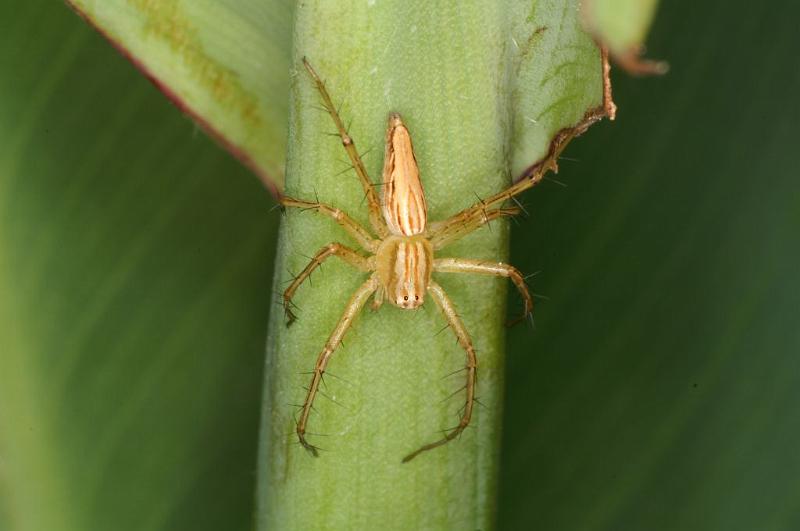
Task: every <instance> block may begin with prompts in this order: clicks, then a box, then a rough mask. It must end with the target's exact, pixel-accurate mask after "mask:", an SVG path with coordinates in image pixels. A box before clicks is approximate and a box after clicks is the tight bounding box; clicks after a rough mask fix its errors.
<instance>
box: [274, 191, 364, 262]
mask: <svg viewBox="0 0 800 531" xmlns="http://www.w3.org/2000/svg"><path fill="white" fill-rule="evenodd" d="M280 202H281V206H284V207H294V208H299V209H301V210H315V211H317V212H319V213H321V214H324V215H326V216H328V217H330V218H332V219H333V220H334V221H335V222H336V223H338V224H339V225H340V226H341V227H342V228H343V229H344V230H346V231H347V233H348V234H350V236H352V237H353V238H354V239H355V240H356V241H357V242H358V244H359V245H360V246H361V247H363V248H364V249H365V250H367V251H370V252H373V253H374V252H375V251H376V250H377V249H378V244H379V243H380V242H379V241H378V240H375V239H373V238H372V235H371V234H370V233H369V232H367V229H365V228H364V227H362V226H361V225H360V224H358V223H357V222H356V221H355V220H354V219H353V218H351V217H350V216H348V215H347V214H345V213H344V212H342V211H341V210H339V209H338V208H334V207H332V206H329V205H326V204H325V203H319V202H316V201H304V200H302V199H295V198H293V197H289V196H283V197H281V199H280Z"/></svg>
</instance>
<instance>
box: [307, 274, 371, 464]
mask: <svg viewBox="0 0 800 531" xmlns="http://www.w3.org/2000/svg"><path fill="white" fill-rule="evenodd" d="M378 282H379V281H378V277H377V275H374V274H373V275H371V276H370V277H369V278H368V279H367V281H366V282H364V283H363V284H362V285H361V287H359V288H358V289H357V290H356V292H355V293H354V294H353V296H352V297H351V298H350V301H349V302H348V303H347V307H346V308H345V310H344V313H343V314H342V317H341V318H340V319H339V323H338V324H337V325H336V328H334V329H333V332H331V335H330V337H329V338H328V341H327V342H326V343H325V347H324V348H323V349H322V352H320V354H319V356H317V364H316V365H315V366H314V372H313V373H312V376H311V383H310V384H309V386H308V393H307V394H306V399H305V401H304V402H303V408H302V411H301V413H300V418H299V419H298V420H297V429H296V431H297V437H298V439H299V441H300V444H302V445H303V447H304V448H305V449H306V450H308V451H309V452H311V454H312V455H314V457H317V456H318V452H317V449H316V448H315V447H314V446H313V445H311V444H310V443H309V442H308V441H307V440H306V426H307V425H308V416H309V415H310V414H311V409H312V408H313V406H314V398H315V397H316V396H317V392H318V391H319V384H320V382H322V375H323V374H324V373H325V368H326V367H327V366H328V362H329V361H330V359H331V356H333V353H334V351H335V350H336V348H337V347H338V346H339V345H340V344H341V342H342V338H343V337H344V334H345V333H346V332H347V329H348V328H350V325H352V324H353V319H355V317H356V315H358V314H359V312H361V309H362V308H364V304H366V302H367V299H369V296H370V295H372V292H374V291H375V289H376V288H377V287H378Z"/></svg>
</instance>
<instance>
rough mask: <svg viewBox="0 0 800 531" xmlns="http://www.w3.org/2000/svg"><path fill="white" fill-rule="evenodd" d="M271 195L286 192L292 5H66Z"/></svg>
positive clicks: (135, 0)
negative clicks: (238, 160)
mask: <svg viewBox="0 0 800 531" xmlns="http://www.w3.org/2000/svg"><path fill="white" fill-rule="evenodd" d="M68 3H70V4H71V5H72V6H73V7H74V8H75V9H76V10H78V11H79V12H80V13H81V14H82V15H83V16H84V17H85V18H86V19H87V20H88V21H89V22H90V23H91V24H92V25H94V26H95V27H97V28H98V29H99V30H100V31H101V32H102V33H103V35H105V36H106V37H107V38H108V39H110V40H111V41H112V42H113V43H114V45H115V46H117V47H118V48H119V49H120V50H122V52H123V53H125V54H126V55H127V56H128V57H129V58H130V59H131V60H132V61H133V62H134V63H135V64H136V65H137V66H138V67H139V68H140V69H141V70H142V71H143V72H144V73H145V74H147V76H148V77H151V78H152V79H153V80H154V81H155V82H156V84H157V85H159V87H160V88H161V89H162V90H163V91H164V92H165V93H166V94H167V96H169V98H170V99H172V100H173V101H174V102H175V103H176V104H177V105H178V106H179V107H180V108H181V109H183V110H184V111H186V112H188V113H189V114H191V115H192V116H193V117H194V118H195V120H196V121H197V122H198V123H199V124H200V125H201V126H202V127H203V128H204V129H205V130H206V131H209V132H210V133H211V134H212V136H215V137H216V138H218V139H219V140H220V142H221V143H222V144H223V145H225V146H226V147H227V148H228V149H229V150H230V151H231V152H232V153H233V154H234V155H235V156H236V157H237V158H239V159H240V160H241V161H242V162H244V163H245V164H246V165H248V166H249V167H250V168H251V169H252V170H253V171H255V172H256V174H257V175H258V176H259V177H260V178H261V179H262V180H263V181H264V183H265V184H266V185H267V186H268V187H269V188H270V189H272V190H273V191H276V190H280V189H281V188H282V187H283V165H284V160H285V153H286V119H287V114H288V113H287V108H286V105H287V102H288V100H287V94H288V91H289V76H288V74H289V50H290V40H291V29H292V16H293V15H292V12H293V9H294V2H291V1H289V0H268V1H263V0H259V1H256V0H199V1H192V2H181V1H179V0H159V1H156V2H154V1H150V0H68Z"/></svg>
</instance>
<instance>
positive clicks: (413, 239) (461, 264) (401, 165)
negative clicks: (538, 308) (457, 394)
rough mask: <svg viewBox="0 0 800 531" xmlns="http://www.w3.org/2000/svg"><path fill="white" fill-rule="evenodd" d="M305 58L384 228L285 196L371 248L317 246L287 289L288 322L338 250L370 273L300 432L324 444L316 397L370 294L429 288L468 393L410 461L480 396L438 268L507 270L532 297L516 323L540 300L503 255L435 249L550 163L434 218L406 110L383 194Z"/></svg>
mask: <svg viewBox="0 0 800 531" xmlns="http://www.w3.org/2000/svg"><path fill="white" fill-rule="evenodd" d="M303 65H304V66H305V69H306V70H307V71H308V73H309V75H310V76H311V79H312V80H313V82H314V85H315V86H316V88H317V91H318V92H319V94H320V96H321V97H322V101H323V105H324V107H325V110H326V111H327V112H328V114H330V116H331V118H332V119H333V121H334V123H335V124H336V128H337V130H338V133H339V136H340V138H341V141H342V145H343V146H344V149H345V150H346V151H347V155H348V157H349V158H350V161H351V162H352V165H353V168H354V169H355V172H356V175H357V176H358V178H359V180H360V181H361V185H362V186H363V188H364V193H365V194H366V200H367V204H368V208H369V221H370V225H371V226H372V229H373V230H374V232H375V233H376V234H377V238H375V237H373V235H372V234H371V233H370V232H369V231H368V230H367V229H365V228H364V227H363V226H361V225H360V224H359V223H357V222H356V221H354V220H353V219H352V218H351V217H350V216H348V215H347V214H346V213H344V212H342V211H341V210H339V209H338V208H334V207H331V206H329V205H326V204H323V203H320V202H317V201H305V200H302V199H295V198H292V197H288V196H283V197H281V204H282V206H283V207H295V208H300V209H306V210H315V211H317V212H319V213H321V214H323V215H326V216H329V217H330V218H332V219H333V220H334V221H336V223H338V224H339V225H340V226H341V227H342V228H343V229H344V230H345V231H347V233H348V234H350V235H351V236H352V237H353V238H354V239H355V240H356V241H357V242H358V243H359V245H360V246H361V247H362V248H363V249H364V250H365V251H367V252H368V253H370V254H369V256H364V255H362V254H361V253H359V252H357V251H355V250H353V249H351V248H350V247H347V246H345V245H342V244H341V243H338V242H334V243H329V244H328V245H326V246H324V247H323V248H322V249H320V250H319V251H318V252H317V253H316V255H315V256H314V257H313V258H312V259H311V262H310V263H309V264H308V265H307V266H306V267H305V269H303V271H302V272H301V273H300V274H299V275H297V276H296V277H295V278H294V279H293V281H292V282H291V284H290V285H289V287H288V288H286V291H285V292H284V293H283V305H284V309H285V311H286V319H287V323H286V324H287V326H289V325H291V324H292V322H293V321H294V320H295V319H296V316H295V315H294V313H293V312H292V297H293V296H294V294H295V292H296V291H297V288H298V287H299V286H300V285H301V284H302V283H303V281H304V280H305V279H307V278H308V277H309V275H311V273H312V272H313V271H314V270H315V269H316V268H317V267H319V266H320V265H321V264H322V263H323V262H324V261H325V260H326V259H328V258H330V257H331V256H336V257H338V258H340V259H341V260H343V261H344V262H346V263H347V264H349V265H351V266H352V267H354V268H355V269H357V270H359V271H361V272H364V273H369V277H368V278H367V279H366V281H365V282H364V283H363V284H362V285H361V286H360V287H359V288H358V289H357V290H356V291H355V293H354V294H353V295H352V297H351V298H350V301H349V302H348V304H347V307H346V308H345V310H344V313H343V315H342V317H341V318H340V319H339V322H338V324H337V325H336V327H335V328H334V330H333V332H332V333H331V334H330V337H329V338H328V340H327V342H326V343H325V346H324V347H323V349H322V352H320V354H319V356H318V357H317V363H316V365H315V366H314V371H313V373H312V376H311V382H310V384H309V386H308V390H307V394H306V398H305V401H304V402H303V405H302V407H301V411H300V415H299V418H298V419H297V426H296V432H297V437H298V439H299V442H300V444H301V445H302V446H303V447H304V448H305V449H306V450H308V451H309V452H310V453H311V454H312V455H314V456H318V455H319V454H318V452H317V448H316V447H314V446H313V445H312V444H310V443H309V442H308V440H307V439H306V428H307V425H308V419H309V415H310V413H311V409H312V406H313V403H314V398H315V397H316V395H317V392H318V389H319V385H320V382H321V381H322V378H323V374H324V373H325V370H326V368H327V366H328V362H330V360H331V357H332V356H333V354H334V352H335V351H336V348H337V347H338V346H339V344H340V343H341V342H342V338H343V337H344V335H345V333H346V332H347V330H348V328H350V326H351V325H352V323H353V320H354V319H355V317H356V316H357V315H358V314H359V312H361V310H362V309H363V308H364V306H365V305H366V303H367V301H368V299H369V297H370V296H373V300H372V308H373V309H375V310H377V309H378V308H379V307H380V306H381V305H382V304H383V302H384V301H386V300H388V301H389V303H391V304H394V305H395V306H398V307H400V308H403V309H406V310H414V309H416V308H419V307H420V306H422V304H423V303H424V302H425V297H426V295H430V297H431V298H432V299H433V301H434V302H435V303H436V305H437V306H438V307H439V309H440V310H441V312H442V313H443V314H444V317H445V319H446V320H447V323H448V325H449V327H450V328H452V330H453V332H454V333H455V336H456V338H457V340H458V343H459V345H460V346H461V347H462V348H463V349H464V351H465V352H466V366H465V372H466V384H465V387H464V389H465V391H466V401H465V405H464V408H463V412H462V413H461V417H460V420H459V422H458V425H457V426H456V427H454V428H452V429H450V430H449V431H448V432H446V434H445V435H444V436H443V437H442V438H441V439H439V440H436V441H434V442H431V443H428V444H425V445H423V446H421V447H420V448H418V449H417V450H415V451H414V452H412V453H410V454H408V455H407V456H406V457H405V458H404V459H403V462H404V463H406V462H408V461H410V460H411V459H413V458H415V457H416V456H418V455H419V454H421V453H423V452H426V451H428V450H432V449H434V448H437V447H439V446H442V445H444V444H446V443H448V442H450V441H452V440H453V439H455V438H456V437H458V435H459V434H460V433H461V432H463V431H464V429H466V427H467V426H468V425H469V423H470V419H471V418H472V410H473V405H474V402H475V382H476V375H477V367H478V363H477V358H476V355H475V349H474V347H473V344H472V340H471V339H470V336H469V333H468V332H467V330H466V328H465V327H464V324H463V323H462V321H461V319H460V318H459V316H458V314H457V313H456V309H455V307H454V305H453V303H452V302H451V301H450V299H449V297H448V296H447V294H446V293H445V291H444V290H443V289H442V287H441V286H440V285H439V284H437V283H436V281H435V280H434V279H433V278H432V275H433V274H434V273H474V274H479V275H493V276H498V277H508V278H509V279H511V281H512V282H513V283H514V285H515V286H516V287H517V289H518V290H519V293H520V295H521V296H522V299H523V301H524V305H525V308H524V312H523V315H522V316H521V317H520V318H519V319H516V320H515V321H513V322H512V323H511V324H513V323H515V322H518V321H521V320H523V319H525V317H527V316H528V315H530V313H531V310H532V308H533V300H532V299H531V296H530V293H529V292H528V289H527V287H526V285H525V279H524V278H523V276H522V275H521V274H520V272H519V270H517V269H516V268H515V267H513V266H511V265H508V264H504V263H502V262H487V261H480V260H470V259H463V258H437V257H436V255H437V253H438V251H439V250H441V249H443V248H444V247H446V246H447V245H449V244H451V243H453V242H455V241H456V240H458V239H460V238H462V237H463V236H465V235H466V234H469V233H470V232H472V231H474V230H476V229H478V228H479V227H481V226H483V225H485V224H487V223H489V222H490V221H492V220H494V219H498V218H502V217H507V216H514V215H516V214H519V213H520V211H521V208H520V207H517V206H515V207H503V206H502V205H503V203H505V202H506V200H508V199H512V198H513V197H514V196H515V195H517V194H519V193H520V192H523V191H524V190H527V189H528V188H530V187H532V186H533V185H535V184H536V183H537V182H539V181H540V180H541V176H542V174H543V173H544V171H541V172H536V173H534V174H533V175H528V176H526V178H525V179H523V180H521V181H519V182H517V183H516V184H514V185H512V186H511V187H510V188H508V189H506V190H505V191H503V192H500V193H498V194H495V195H493V196H491V197H489V198H488V199H486V200H481V201H479V202H478V203H476V204H474V205H473V206H471V207H469V208H467V209H465V210H463V211H461V212H459V213H458V214H456V215H454V216H452V217H450V218H449V219H446V220H444V221H438V222H433V223H428V220H427V206H426V204H425V193H424V191H423V189H422V183H421V181H420V176H419V169H418V167H417V161H416V158H415V156H414V148H413V146H412V143H411V134H410V132H409V130H408V128H407V127H406V125H405V124H404V123H403V120H402V118H401V117H400V115H399V114H398V113H391V114H389V119H388V125H387V128H386V147H385V154H384V163H383V201H382V202H381V201H380V200H379V199H378V195H377V193H376V192H375V189H374V186H373V183H372V180H371V179H370V177H369V175H368V174H367V171H366V169H365V167H364V164H363V162H362V161H361V157H360V156H359V154H358V151H357V150H356V146H355V143H354V142H353V139H352V138H351V137H350V136H349V134H348V133H347V130H346V129H345V127H344V124H343V123H342V120H341V118H340V117H339V114H338V112H337V111H336V108H335V107H334V106H333V103H332V101H331V97H330V95H329V94H328V91H327V89H326V88H325V84H324V82H323V81H322V79H321V78H320V77H319V76H318V75H317V73H316V72H315V71H314V69H313V68H312V67H311V65H310V64H309V62H308V60H307V59H306V58H303Z"/></svg>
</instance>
